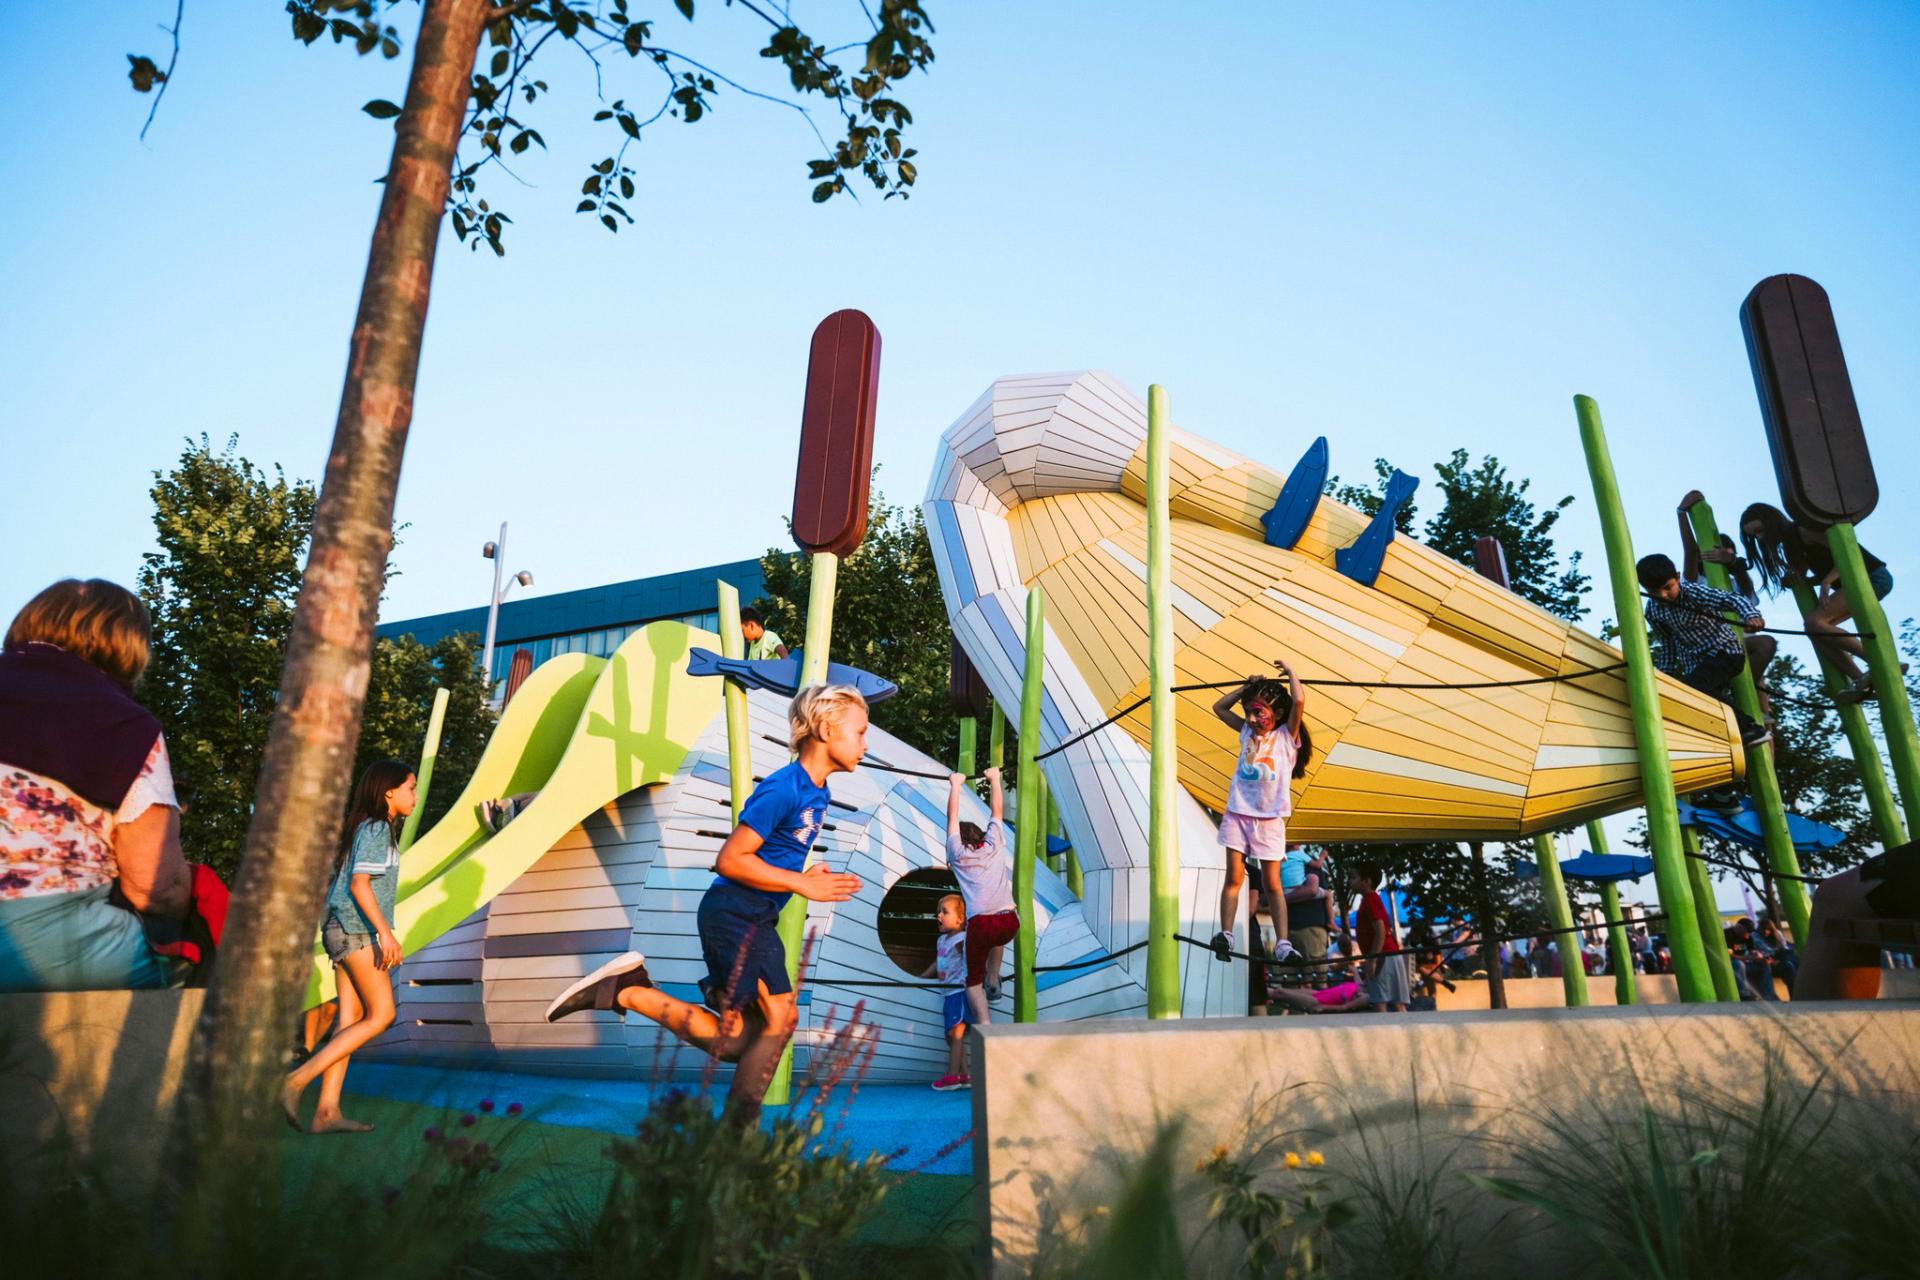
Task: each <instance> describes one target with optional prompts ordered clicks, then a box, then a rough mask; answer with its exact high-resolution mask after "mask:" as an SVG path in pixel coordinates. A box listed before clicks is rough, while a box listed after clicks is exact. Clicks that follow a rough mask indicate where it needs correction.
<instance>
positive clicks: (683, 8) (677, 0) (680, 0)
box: [673, 0, 693, 22]
mask: <svg viewBox="0 0 1920 1280" xmlns="http://www.w3.org/2000/svg"><path fill="white" fill-rule="evenodd" d="M673 7H674V8H676V9H678V10H679V11H680V16H681V17H683V18H685V19H686V20H687V21H688V22H692V21H693V0H673Z"/></svg>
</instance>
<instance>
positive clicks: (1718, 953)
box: [1667, 827, 1740, 1004]
mask: <svg viewBox="0 0 1920 1280" xmlns="http://www.w3.org/2000/svg"><path fill="white" fill-rule="evenodd" d="M1680 847H1681V848H1683V849H1685V850H1686V852H1687V855H1688V856H1687V878H1688V879H1689V880H1691V881H1692V882H1693V910H1694V918H1695V920H1696V921H1697V923H1698V924H1699V927H1700V941H1701V942H1702V943H1703V944H1705V946H1706V949H1707V968H1708V969H1709V970H1711V971H1712V973H1713V992H1714V998H1715V999H1717V1000H1720V1001H1722V1002H1723V1003H1732V1004H1738V1003H1739V1002H1740V980H1739V979H1738V978H1736V977H1734V976H1733V956H1732V955H1731V954H1729V952H1728V951H1727V926H1726V925H1724V924H1722V923H1721V922H1720V907H1719V905H1718V904H1717V903H1716V902H1715V901H1714V895H1713V872H1712V870H1711V869H1710V868H1709V867H1708V866H1707V864H1706V863H1704V862H1702V861H1700V859H1699V858H1696V857H1694V856H1693V855H1694V854H1697V853H1699V852H1700V833H1699V832H1698V831H1696V830H1694V829H1693V828H1692V827H1682V828H1680ZM1667 925H1668V928H1667V936H1668V937H1669V938H1671V937H1672V936H1673V928H1672V926H1673V921H1671V920H1669V921H1667Z"/></svg>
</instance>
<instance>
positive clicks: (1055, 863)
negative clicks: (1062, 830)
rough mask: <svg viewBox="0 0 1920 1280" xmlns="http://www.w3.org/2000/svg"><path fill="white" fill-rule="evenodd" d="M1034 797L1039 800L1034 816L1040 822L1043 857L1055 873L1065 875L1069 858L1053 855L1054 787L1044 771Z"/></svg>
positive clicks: (1041, 852)
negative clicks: (1048, 782)
mask: <svg viewBox="0 0 1920 1280" xmlns="http://www.w3.org/2000/svg"><path fill="white" fill-rule="evenodd" d="M1034 799H1035V800H1037V801H1039V803H1038V804H1037V805H1036V806H1035V807H1034V814H1033V816H1034V821H1036V822H1038V823H1039V824H1040V854H1041V857H1042V858H1043V859H1044V860H1045V861H1046V864H1047V866H1048V867H1049V868H1050V869H1051V870H1052V871H1053V873H1054V874H1055V875H1059V876H1063V875H1065V874H1066V872H1067V859H1066V857H1065V855H1064V854H1063V855H1061V856H1060V857H1057V858H1056V857H1055V856H1054V855H1053V850H1052V847H1051V844H1052V842H1051V839H1050V837H1051V836H1052V835H1053V828H1054V825H1055V822H1056V821H1057V819H1056V818H1055V817H1054V808H1053V788H1052V787H1050V786H1048V785H1047V775H1046V773H1045V772H1044V771H1043V772H1042V773H1041V774H1040V786H1039V788H1038V790H1037V791H1036V792H1035V793H1034Z"/></svg>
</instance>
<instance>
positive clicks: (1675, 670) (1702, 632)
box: [1634, 554, 1773, 747]
mask: <svg viewBox="0 0 1920 1280" xmlns="http://www.w3.org/2000/svg"><path fill="white" fill-rule="evenodd" d="M1634 572H1635V574H1636V575H1637V576H1638V577H1639V579H1640V586H1641V588H1642V589H1643V590H1645V591H1646V593H1647V595H1648V596H1649V597H1650V599H1649V600H1648V602H1647V625H1648V626H1650V627H1652V628H1653V633H1654V636H1655V637H1656V638H1657V639H1658V640H1659V641H1660V648H1659V650H1658V651H1657V652H1656V653H1655V654H1654V659H1653V664H1654V665H1655V666H1656V667H1658V668H1660V670H1662V671H1664V672H1666V673H1667V674H1668V675H1670V676H1672V677H1674V678H1675V679H1677V680H1679V681H1680V682H1681V683H1683V684H1688V685H1692V686H1693V687H1694V688H1696V689H1698V690H1700V692H1702V693H1708V694H1712V695H1713V696H1714V697H1716V698H1718V699H1720V701H1722V702H1724V703H1726V704H1727V705H1728V706H1730V707H1733V718H1734V720H1735V721H1736V722H1737V723H1738V724H1739V726H1740V741H1741V742H1743V743H1744V744H1746V745H1747V746H1749V747H1757V746H1759V745H1760V744H1761V743H1763V742H1765V741H1766V740H1767V739H1768V738H1770V737H1772V736H1773V735H1772V733H1771V732H1769V731H1768V729H1767V727H1766V726H1765V725H1763V724H1760V723H1757V722H1756V721H1754V720H1753V719H1752V718H1751V717H1750V716H1748V715H1747V713H1746V712H1744V711H1742V710H1740V708H1738V707H1734V706H1733V680H1734V677H1735V676H1737V675H1739V674H1740V673H1741V672H1742V671H1743V670H1745V669H1746V665H1747V652H1746V649H1745V648H1744V647H1743V646H1742V645H1741V643H1740V636H1739V635H1738V634H1737V633H1736V632H1735V631H1734V629H1733V627H1732V626H1730V625H1729V624H1728V622H1727V620H1726V619H1725V618H1723V617H1721V616H1720V615H1721V614H1722V613H1723V612H1727V613H1733V614H1736V615H1738V616H1739V617H1740V620H1741V625H1743V626H1744V627H1745V628H1746V629H1747V630H1748V631H1758V630H1760V628H1762V627H1764V626H1766V625H1767V622H1766V619H1765V618H1763V617H1761V616H1760V613H1759V611H1758V610H1756V609H1754V608H1753V606H1751V605H1749V604H1747V603H1746V602H1745V601H1743V600H1742V599H1740V597H1739V596H1736V595H1734V594H1733V593H1732V592H1728V591H1716V590H1714V589H1713V588H1712V587H1708V586H1702V585H1701V584H1700V583H1698V582H1682V581H1680V571H1679V570H1678V569H1676V568H1675V567H1674V564H1673V561H1672V560H1671V559H1669V558H1668V557H1666V556H1663V555H1657V554H1656V555H1650V556H1642V557H1641V558H1640V562H1639V563H1638V564H1636V565H1635V566H1634Z"/></svg>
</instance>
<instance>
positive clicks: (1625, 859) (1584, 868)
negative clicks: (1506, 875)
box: [1513, 852, 1653, 884]
mask: <svg viewBox="0 0 1920 1280" xmlns="http://www.w3.org/2000/svg"><path fill="white" fill-rule="evenodd" d="M1513 873H1514V874H1515V875H1517V876H1519V877H1520V878H1521V879H1522V880H1531V879H1533V878H1534V877H1536V876H1538V875H1539V874H1540V868H1539V867H1537V866H1535V865H1534V864H1533V863H1531V862H1529V861H1528V860H1527V859H1525V858H1516V859H1514V863H1513ZM1560 874H1561V875H1563V876H1565V877H1567V878H1568V879H1570V880H1585V881H1588V882H1590V883H1592V884H1615V883H1618V882H1619V881H1621V880H1638V879H1639V878H1640V877H1641V876H1644V875H1651V874H1653V859H1652V858H1637V857H1634V856H1633V855H1632V854H1627V853H1592V852H1586V853H1582V854H1581V855H1580V856H1579V857H1577V858H1568V859H1567V860H1566V861H1565V862H1563V863H1561V864H1560Z"/></svg>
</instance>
